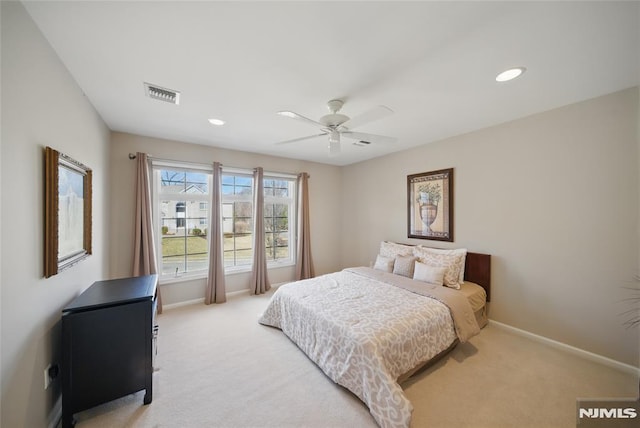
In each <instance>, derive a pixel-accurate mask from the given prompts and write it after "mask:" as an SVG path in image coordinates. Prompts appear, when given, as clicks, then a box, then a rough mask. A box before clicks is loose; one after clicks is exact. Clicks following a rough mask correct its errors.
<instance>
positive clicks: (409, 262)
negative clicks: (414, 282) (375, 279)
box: [393, 256, 416, 278]
mask: <svg viewBox="0 0 640 428" xmlns="http://www.w3.org/2000/svg"><path fill="white" fill-rule="evenodd" d="M415 263H416V258H415V257H413V256H396V259H395V262H394V263H393V273H394V274H396V275H402V276H406V277H407V278H413V265H414V264H415Z"/></svg>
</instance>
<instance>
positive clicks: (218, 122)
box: [209, 118, 224, 126]
mask: <svg viewBox="0 0 640 428" xmlns="http://www.w3.org/2000/svg"><path fill="white" fill-rule="evenodd" d="M209 123H210V124H212V125H215V126H222V125H224V120H220V119H214V118H211V119H209Z"/></svg>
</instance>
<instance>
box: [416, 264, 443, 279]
mask: <svg viewBox="0 0 640 428" xmlns="http://www.w3.org/2000/svg"><path fill="white" fill-rule="evenodd" d="M444 271H445V268H441V267H433V266H429V265H426V264H424V263H420V262H419V261H416V263H415V268H414V272H413V279H416V280H418V281H423V282H428V283H429V284H433V285H442V284H443V283H444Z"/></svg>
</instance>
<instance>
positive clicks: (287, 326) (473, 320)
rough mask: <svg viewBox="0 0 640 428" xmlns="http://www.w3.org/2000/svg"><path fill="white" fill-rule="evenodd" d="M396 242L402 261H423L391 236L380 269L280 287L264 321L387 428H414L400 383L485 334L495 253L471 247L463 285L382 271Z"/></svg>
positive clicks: (384, 245)
mask: <svg viewBox="0 0 640 428" xmlns="http://www.w3.org/2000/svg"><path fill="white" fill-rule="evenodd" d="M390 246H392V249H393V251H392V252H391V253H392V254H391V256H393V258H394V260H395V263H396V264H397V265H401V264H402V263H401V261H403V260H404V259H405V258H411V257H413V258H414V266H415V265H417V263H416V262H417V261H418V260H421V259H419V258H417V257H416V256H414V255H413V252H414V251H416V248H418V247H414V246H408V245H404V244H395V243H386V241H384V242H383V243H381V254H379V255H378V259H377V260H376V264H375V265H374V266H373V267H355V268H348V269H344V270H342V271H340V272H335V273H331V274H327V275H323V276H320V277H316V278H312V279H307V280H302V281H296V282H293V283H289V284H285V285H282V286H280V287H279V288H278V289H277V290H276V292H275V293H274V295H273V297H272V298H271V301H270V303H269V305H268V307H267V309H266V310H265V312H264V313H263V314H262V316H261V317H260V319H259V322H260V323H261V324H264V325H267V326H271V327H276V328H279V329H281V330H282V331H283V332H284V333H285V334H286V335H287V336H288V337H289V338H290V339H291V340H292V341H293V342H294V343H295V344H296V345H297V346H298V347H299V348H300V349H301V350H302V351H303V352H304V353H305V354H306V355H307V356H308V357H309V358H310V359H311V360H312V361H313V362H315V363H316V364H317V365H318V366H319V367H320V368H321V369H322V371H323V372H324V373H325V374H326V375H327V376H329V377H330V378H331V379H332V380H333V381H334V382H336V383H337V384H339V385H342V386H344V387H345V388H347V389H349V390H350V391H351V392H353V393H354V394H355V395H356V396H358V397H359V398H360V399H361V400H362V401H363V402H364V403H365V404H366V405H367V406H368V408H369V411H370V412H371V414H372V416H373V417H374V419H375V420H376V422H377V423H378V424H379V425H380V426H381V427H383V428H387V427H394V428H395V427H408V426H409V425H410V422H411V412H412V410H413V407H412V405H411V403H410V402H409V401H408V400H407V398H406V397H405V395H404V393H403V391H402V388H401V386H400V382H401V381H402V380H403V379H406V378H407V377H408V376H409V375H411V374H412V373H414V372H415V371H416V370H418V369H419V368H421V367H423V366H424V365H425V364H428V363H429V362H430V361H431V360H432V359H434V358H436V357H440V356H441V355H443V354H444V353H446V352H448V351H449V350H451V349H453V348H454V347H455V345H456V344H457V343H459V342H465V341H466V340H468V339H469V338H471V337H473V336H474V335H476V334H478V332H479V331H480V328H481V327H482V326H483V325H484V324H486V319H487V318H486V314H487V311H486V302H487V301H488V300H489V297H490V292H489V291H490V256H489V255H486V254H478V253H469V252H466V250H465V258H464V261H463V263H464V276H463V277H462V276H461V279H462V280H461V281H460V283H461V284H460V287H459V289H456V288H453V287H449V286H444V285H440V284H439V283H438V282H437V281H436V282H435V283H429V282H425V281H422V280H418V279H414V278H417V276H415V275H414V273H416V272H413V271H412V272H411V274H410V275H409V274H407V272H404V274H401V273H403V272H401V271H400V270H399V269H398V271H397V272H395V273H394V271H393V270H388V269H384V268H380V266H378V261H379V260H380V259H381V258H382V259H386V258H390V256H389V255H388V254H387V255H386V256H383V255H382V254H383V253H385V248H386V249H387V250H388V249H389V248H390ZM421 248H424V247H421ZM443 251H448V250H443ZM387 253H389V252H388V251H387ZM410 254H411V255H410ZM414 270H415V269H414ZM460 274H461V275H462V273H461V272H460ZM483 296H484V297H483Z"/></svg>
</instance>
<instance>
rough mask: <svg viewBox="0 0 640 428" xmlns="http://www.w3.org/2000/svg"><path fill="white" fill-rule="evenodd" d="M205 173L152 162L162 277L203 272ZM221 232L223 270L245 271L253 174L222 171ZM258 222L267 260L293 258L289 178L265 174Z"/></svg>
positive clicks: (206, 232)
mask: <svg viewBox="0 0 640 428" xmlns="http://www.w3.org/2000/svg"><path fill="white" fill-rule="evenodd" d="M211 180H212V178H211V173H209V172H205V171H198V170H196V169H194V170H189V169H182V168H170V167H162V166H155V165H154V199H155V201H156V203H155V212H154V221H155V223H156V225H157V226H156V227H157V230H158V232H159V233H158V235H157V236H158V237H159V239H158V241H159V242H158V243H157V245H158V251H157V253H158V270H159V272H160V273H161V274H162V275H163V276H183V275H192V274H202V273H206V272H207V270H208V266H209V256H208V249H209V243H208V236H209V224H210V210H209V200H210V193H209V192H210V191H211ZM221 197H222V232H223V237H224V243H223V251H224V266H225V271H227V272H233V271H243V270H244V271H246V270H248V269H250V268H251V265H252V263H253V176H252V175H251V173H250V172H246V173H242V172H233V173H231V172H223V175H222V195H221ZM264 204H265V207H264V227H265V242H266V255H267V265H268V266H272V267H273V266H277V265H287V264H292V263H293V262H294V252H293V251H291V248H290V245H291V243H292V242H293V239H294V234H293V230H292V227H291V225H293V224H294V222H293V221H292V219H295V179H294V178H291V177H275V176H269V175H268V174H265V178H264Z"/></svg>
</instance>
